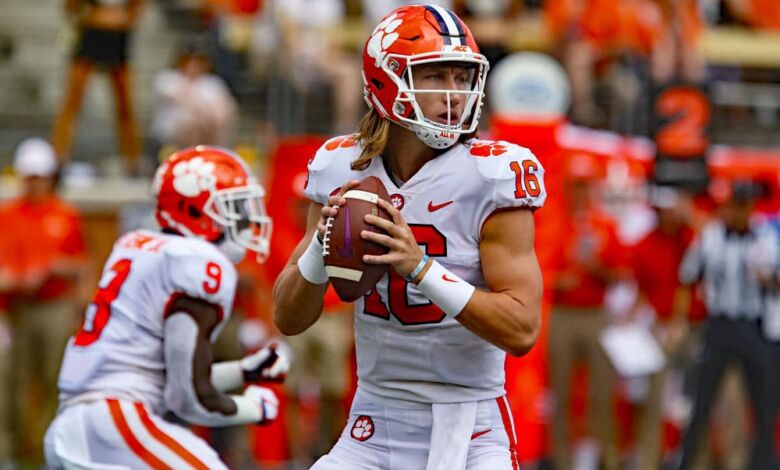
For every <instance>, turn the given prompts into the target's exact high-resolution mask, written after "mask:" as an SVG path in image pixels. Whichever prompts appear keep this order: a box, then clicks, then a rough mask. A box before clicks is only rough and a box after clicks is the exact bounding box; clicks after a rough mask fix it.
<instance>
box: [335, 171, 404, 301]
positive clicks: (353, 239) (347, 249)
mask: <svg viewBox="0 0 780 470" xmlns="http://www.w3.org/2000/svg"><path fill="white" fill-rule="evenodd" d="M344 197H345V198H346V199H347V202H346V204H344V205H343V206H341V207H339V210H338V213H337V214H336V216H335V217H330V218H328V220H327V223H326V226H327V230H326V231H325V235H324V237H323V240H322V247H323V254H324V256H325V269H326V270H327V272H328V278H330V282H331V284H333V288H334V289H335V290H336V293H337V294H338V296H339V298H340V299H341V300H343V301H344V302H354V301H356V300H357V299H359V298H360V297H362V296H363V295H365V294H366V293H367V292H368V291H369V290H371V288H373V287H374V285H375V284H376V283H377V281H379V279H380V278H381V277H382V276H383V275H384V274H385V272H386V271H387V265H386V264H366V263H364V262H363V255H383V254H385V253H387V252H388V251H389V249H388V248H386V247H384V246H382V245H379V244H377V243H374V242H372V241H368V240H366V239H364V238H363V237H361V236H360V232H361V231H363V230H370V231H372V232H379V231H381V230H380V229H378V228H377V227H375V226H373V225H371V224H368V223H366V222H365V216H366V214H373V215H376V216H379V217H382V218H384V219H387V220H392V219H391V217H390V214H388V213H387V211H386V210H384V209H381V208H380V207H379V206H378V205H377V203H376V201H377V198H382V199H384V200H385V201H388V202H389V201H390V196H389V195H388V194H387V190H386V189H385V185H384V184H382V181H381V180H380V179H379V178H377V177H375V176H368V177H366V178H363V179H362V180H360V184H359V185H358V186H356V187H354V188H352V189H350V190H349V191H347V193H346V194H345V195H344Z"/></svg>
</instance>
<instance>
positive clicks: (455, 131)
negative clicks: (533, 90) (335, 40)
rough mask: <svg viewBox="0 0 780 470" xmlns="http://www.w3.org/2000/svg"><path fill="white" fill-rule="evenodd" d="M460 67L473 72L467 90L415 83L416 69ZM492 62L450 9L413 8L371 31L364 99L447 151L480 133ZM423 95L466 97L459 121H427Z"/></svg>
mask: <svg viewBox="0 0 780 470" xmlns="http://www.w3.org/2000/svg"><path fill="white" fill-rule="evenodd" d="M452 62H455V63H458V64H462V65H465V66H466V67H468V68H469V70H471V71H473V74H472V76H471V86H470V88H469V89H467V90H444V89H441V90H438V89H418V88H415V86H414V81H413V79H412V72H411V71H412V68H413V67H414V66H415V65H424V64H425V65H430V64H435V63H452ZM488 68H489V66H488V61H487V59H486V58H485V56H483V55H482V54H480V53H479V48H478V47H477V43H476V41H475V40H474V36H472V34H471V31H469V29H468V27H467V26H466V24H465V23H464V22H463V21H462V20H461V19H460V18H458V16H457V15H455V14H454V13H453V12H451V11H450V10H447V9H446V8H442V7H439V6H436V5H410V6H405V7H401V8H398V9H397V10H395V11H393V12H392V13H390V14H389V15H388V16H386V17H385V18H384V19H383V20H382V21H381V22H380V23H379V25H377V27H376V28H375V29H374V31H373V32H372V33H371V36H370V37H369V39H368V41H367V42H366V46H365V48H364V50H363V83H364V97H365V99H366V102H367V103H368V106H369V107H371V108H373V109H374V110H375V111H376V112H377V113H379V115H380V116H382V117H383V118H385V119H389V120H390V121H392V122H394V123H396V124H398V125H401V126H403V127H406V128H408V129H410V130H412V131H414V132H415V134H416V135H417V137H419V138H420V140H422V141H423V142H425V143H426V144H427V145H429V146H431V147H434V148H447V147H450V146H452V145H453V144H455V142H457V140H458V138H459V136H460V135H462V134H469V133H472V132H474V131H475V130H476V129H477V125H478V120H479V115H480V110H481V107H482V98H483V96H484V93H483V91H484V87H485V80H486V78H487V72H488ZM420 93H442V94H445V95H446V96H447V99H448V100H449V98H450V96H451V94H455V93H457V94H463V95H465V96H466V106H465V108H464V112H463V113H462V115H461V116H460V119H458V121H457V122H452V121H450V120H449V119H448V122H449V124H442V123H439V122H434V121H432V120H430V119H427V118H426V117H425V116H424V115H423V113H422V111H421V109H420V106H419V105H418V104H417V100H416V96H417V95H418V94H420Z"/></svg>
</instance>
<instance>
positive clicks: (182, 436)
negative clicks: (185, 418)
mask: <svg viewBox="0 0 780 470" xmlns="http://www.w3.org/2000/svg"><path fill="white" fill-rule="evenodd" d="M44 447H45V449H44V450H45V453H46V463H47V465H48V467H49V468H52V469H66V470H71V469H74V470H75V469H79V470H80V469H94V470H120V469H136V468H138V469H147V468H154V469H177V470H178V469H198V470H207V469H220V470H221V469H225V470H226V469H227V467H226V466H225V464H224V463H222V461H221V460H220V459H219V456H218V455H217V453H216V452H215V451H214V450H213V449H212V448H211V447H209V445H208V444H206V442H205V441H204V440H203V439H201V438H199V437H197V436H196V435H195V434H193V433H192V432H190V430H188V429H186V428H184V427H181V426H178V425H176V424H173V423H169V422H168V421H165V420H164V419H162V418H160V417H159V416H157V415H154V414H152V413H151V412H149V411H148V410H147V408H146V407H144V406H143V405H142V404H140V403H134V402H131V401H126V400H117V399H101V400H96V401H91V402H87V403H78V404H74V405H71V406H68V407H67V408H65V409H64V410H61V411H60V413H59V414H58V415H57V417H56V418H55V419H54V421H53V422H52V424H51V425H50V426H49V429H48V430H47V431H46V438H45V441H44Z"/></svg>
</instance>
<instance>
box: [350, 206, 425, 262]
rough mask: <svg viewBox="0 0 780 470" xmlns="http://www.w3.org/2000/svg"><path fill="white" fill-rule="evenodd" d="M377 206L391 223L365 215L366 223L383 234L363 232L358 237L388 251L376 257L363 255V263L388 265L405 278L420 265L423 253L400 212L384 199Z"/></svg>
mask: <svg viewBox="0 0 780 470" xmlns="http://www.w3.org/2000/svg"><path fill="white" fill-rule="evenodd" d="M377 204H378V205H379V207H381V208H382V209H384V210H386V211H387V213H388V214H390V217H391V218H392V222H391V221H389V220H385V219H383V218H381V217H377V216H375V215H371V214H367V215H366V219H365V220H366V222H367V223H369V224H371V225H373V226H375V227H377V228H379V229H381V230H382V232H384V233H377V232H370V231H368V230H363V231H362V232H360V236H361V237H363V238H365V239H366V240H370V241H372V242H375V243H378V244H380V245H382V246H386V247H388V248H389V249H390V251H389V252H388V253H387V254H384V255H378V256H374V255H364V256H363V261H364V262H366V263H369V264H383V263H384V264H389V265H391V266H392V267H393V269H395V271H396V272H397V273H398V274H400V275H401V276H404V277H406V276H408V275H409V274H411V272H412V271H414V268H416V267H417V264H419V263H420V260H421V259H422V257H423V251H422V249H421V248H420V245H418V244H417V240H415V238H414V234H413V233H412V229H411V228H409V225H408V224H407V223H406V221H405V220H404V218H403V216H402V215H401V212H400V211H399V210H398V209H396V208H395V207H393V205H392V204H390V203H389V202H387V201H385V200H384V199H379V200H378V201H377Z"/></svg>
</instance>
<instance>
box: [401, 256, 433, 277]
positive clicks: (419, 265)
mask: <svg viewBox="0 0 780 470" xmlns="http://www.w3.org/2000/svg"><path fill="white" fill-rule="evenodd" d="M427 262H428V255H426V254H423V257H422V259H421V260H420V262H419V263H417V266H415V267H414V269H413V270H412V272H410V273H409V275H408V276H406V277H405V278H404V279H406V280H407V281H409V282H412V281H414V278H415V277H417V275H418V274H420V271H422V270H423V268H425V263H427Z"/></svg>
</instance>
